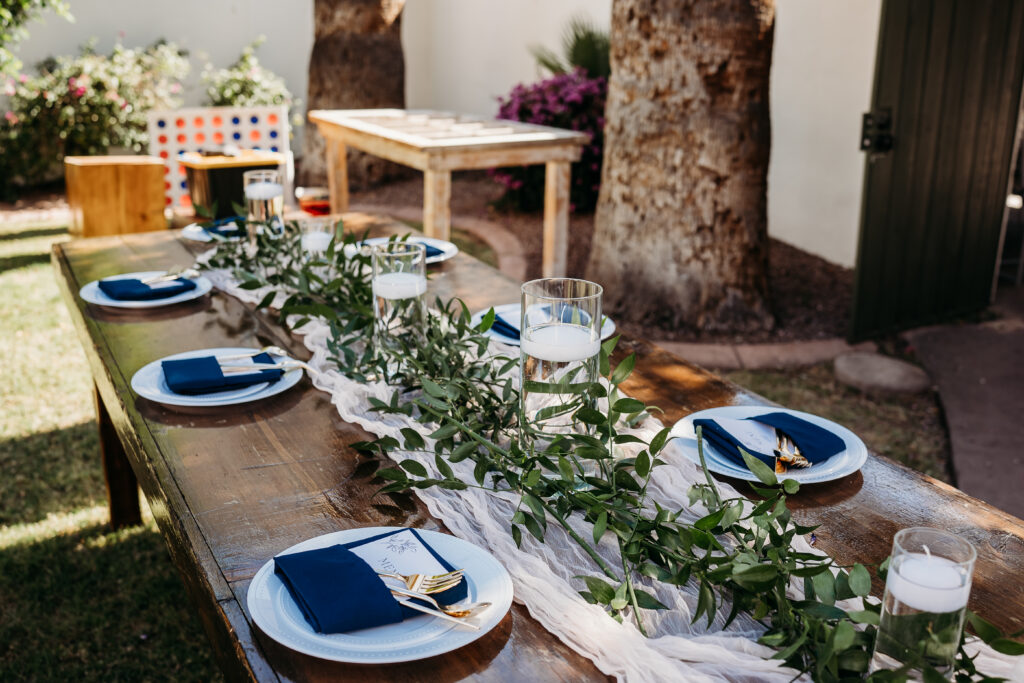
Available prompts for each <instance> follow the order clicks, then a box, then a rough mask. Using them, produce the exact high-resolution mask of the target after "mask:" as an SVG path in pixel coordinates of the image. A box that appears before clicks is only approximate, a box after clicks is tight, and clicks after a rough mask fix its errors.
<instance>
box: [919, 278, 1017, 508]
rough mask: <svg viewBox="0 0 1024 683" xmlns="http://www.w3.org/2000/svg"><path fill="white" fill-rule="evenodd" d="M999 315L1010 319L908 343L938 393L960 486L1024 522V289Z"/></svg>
mask: <svg viewBox="0 0 1024 683" xmlns="http://www.w3.org/2000/svg"><path fill="white" fill-rule="evenodd" d="M994 308H995V309H996V311H997V312H999V313H1001V314H1002V316H1003V317H1001V318H1000V319H998V320H994V321H991V322H985V323H980V324H975V325H941V326H936V327H928V328H922V329H919V330H913V331H911V332H908V333H906V334H905V337H906V338H907V339H908V340H909V342H910V343H911V344H912V345H913V347H914V349H915V350H916V351H917V355H918V357H919V358H920V359H921V362H922V363H923V364H924V366H925V368H926V369H927V370H928V372H929V374H930V375H931V376H932V379H933V380H934V381H935V382H936V384H937V385H938V389H939V396H940V398H941V400H942V406H943V409H944V411H945V414H946V423H947V425H948V427H949V439H950V444H951V446H952V450H953V472H954V475H955V476H956V483H957V486H958V487H959V488H960V489H961V490H962V491H965V492H966V493H969V494H970V495H972V496H974V497H975V498H980V499H982V500H984V501H985V502H987V503H991V504H992V505H995V506H996V507H998V508H1000V509H1002V510H1005V511H1006V512H1009V513H1010V514H1013V515H1016V516H1018V517H1022V518H1024V287H1018V288H1016V289H1006V290H1003V291H1001V292H1000V294H999V296H998V297H997V299H996V305H995V306H994Z"/></svg>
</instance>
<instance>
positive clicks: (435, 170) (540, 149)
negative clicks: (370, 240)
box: [309, 109, 589, 277]
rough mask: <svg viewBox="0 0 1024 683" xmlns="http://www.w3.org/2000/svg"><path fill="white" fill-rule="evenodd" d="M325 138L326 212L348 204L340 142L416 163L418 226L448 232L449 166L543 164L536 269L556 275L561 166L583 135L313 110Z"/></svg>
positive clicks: (564, 178) (562, 246)
mask: <svg viewBox="0 0 1024 683" xmlns="http://www.w3.org/2000/svg"><path fill="white" fill-rule="evenodd" d="M309 120H310V121H312V122H313V123H315V124H316V125H317V129H318V130H319V131H320V134H321V135H323V136H324V138H325V139H326V140H327V180H328V185H329V186H330V193H331V213H341V212H343V211H347V210H348V171H347V166H346V148H348V147H353V148H355V149H358V150H362V151H364V152H367V153H369V154H373V155H375V156H379V157H383V158H385V159H388V160H389V161H394V162H395V163H399V164H404V165H405V166H411V167H413V168H415V169H419V170H420V171H423V232H424V233H425V234H426V235H427V237H438V238H440V239H443V240H447V239H449V234H450V232H451V209H450V208H449V201H450V199H451V191H452V171H464V170H470V169H482V168H495V167H499V166H522V165H529V164H544V165H545V171H544V173H545V176H544V177H545V180H544V249H543V254H542V257H541V271H542V273H543V275H544V277H563V276H564V275H565V268H566V258H567V256H568V249H569V236H568V235H569V166H570V164H571V163H572V162H574V161H578V160H579V158H580V153H581V151H582V149H583V145H585V144H586V143H587V142H588V140H589V138H588V136H587V135H585V134H583V133H578V132H576V131H571V130H563V129H561V128H550V127H547V126H536V125H533V124H530V123H520V122H518V121H505V120H490V119H482V118H479V117H475V116H465V115H461V114H452V113H450V112H439V111H425V110H406V109H338V110H329V111H325V110H314V111H311V112H309Z"/></svg>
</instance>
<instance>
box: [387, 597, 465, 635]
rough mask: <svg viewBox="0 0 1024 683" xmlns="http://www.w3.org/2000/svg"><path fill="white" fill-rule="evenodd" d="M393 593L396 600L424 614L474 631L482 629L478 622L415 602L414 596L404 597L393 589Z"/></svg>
mask: <svg viewBox="0 0 1024 683" xmlns="http://www.w3.org/2000/svg"><path fill="white" fill-rule="evenodd" d="M391 595H392V596H393V597H394V598H395V600H398V602H400V603H402V604H403V605H405V606H406V607H409V608H410V609H414V610H416V611H417V612H423V613H424V614H429V615H431V616H433V617H437V618H438V619H444V620H445V621H450V622H452V623H453V624H458V625H459V626H463V627H465V628H471V629H473V630H474V631H479V630H480V627H479V626H478V625H476V624H474V623H472V622H470V621H463V620H462V619H456V618H455V617H453V616H449V615H447V614H445V613H444V612H440V611H438V610H436V609H430V608H429V607H425V606H423V605H421V604H419V603H417V602H413V601H412V598H408V597H404V596H401V595H398V594H396V593H395V592H394V591H392V593H391Z"/></svg>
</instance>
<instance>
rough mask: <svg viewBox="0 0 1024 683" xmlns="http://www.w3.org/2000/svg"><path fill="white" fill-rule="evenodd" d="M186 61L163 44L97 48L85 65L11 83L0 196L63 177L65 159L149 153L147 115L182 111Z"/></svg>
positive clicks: (50, 62)
mask: <svg viewBox="0 0 1024 683" xmlns="http://www.w3.org/2000/svg"><path fill="white" fill-rule="evenodd" d="M188 69H189V65H188V60H187V58H186V53H184V52H182V51H181V50H179V49H178V48H177V47H176V46H175V45H173V44H171V43H165V42H163V41H161V42H158V43H155V44H154V45H151V46H150V47H148V48H145V49H131V48H125V47H123V46H121V45H118V46H116V47H115V48H114V50H113V52H111V53H110V54H109V55H100V54H96V52H95V51H94V50H93V49H92V47H91V46H87V47H85V48H83V50H82V54H81V55H79V56H78V57H56V58H50V59H47V60H46V61H44V62H43V63H42V64H40V65H39V75H37V76H31V77H30V76H28V75H26V74H21V75H20V76H18V77H17V78H9V79H8V80H7V83H6V85H5V90H4V92H5V94H7V95H8V96H9V97H10V110H9V111H7V112H6V113H5V114H4V119H3V121H0V148H2V149H3V154H2V155H0V193H3V194H5V195H8V196H10V195H11V194H12V192H13V190H14V187H16V186H19V185H20V186H26V185H32V184H36V183H40V182H44V181H46V180H51V179H53V178H56V177H59V176H60V173H61V166H60V164H61V161H62V160H63V159H64V157H65V156H71V155H93V154H105V153H106V152H107V150H108V149H109V148H110V147H124V148H127V149H130V150H132V151H134V152H142V151H143V150H144V149H145V147H146V145H147V142H148V138H147V135H146V112H147V111H149V110H150V109H154V108H173V107H177V106H180V104H181V102H180V99H179V98H178V95H179V93H180V92H181V82H180V80H181V79H182V78H183V77H184V76H185V74H186V73H188Z"/></svg>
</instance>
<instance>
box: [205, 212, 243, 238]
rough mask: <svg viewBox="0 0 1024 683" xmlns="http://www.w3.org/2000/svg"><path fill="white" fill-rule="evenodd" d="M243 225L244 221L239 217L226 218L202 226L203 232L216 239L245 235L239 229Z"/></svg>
mask: <svg viewBox="0 0 1024 683" xmlns="http://www.w3.org/2000/svg"><path fill="white" fill-rule="evenodd" d="M243 225H245V219H244V218H242V217H241V216H228V217H227V218H218V219H217V220H215V221H212V222H210V223H206V224H204V225H203V230H205V231H206V232H208V233H210V234H213V235H217V236H218V237H225V238H230V237H242V236H243V235H245V230H244V229H243V228H242V227H241V226H243Z"/></svg>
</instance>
